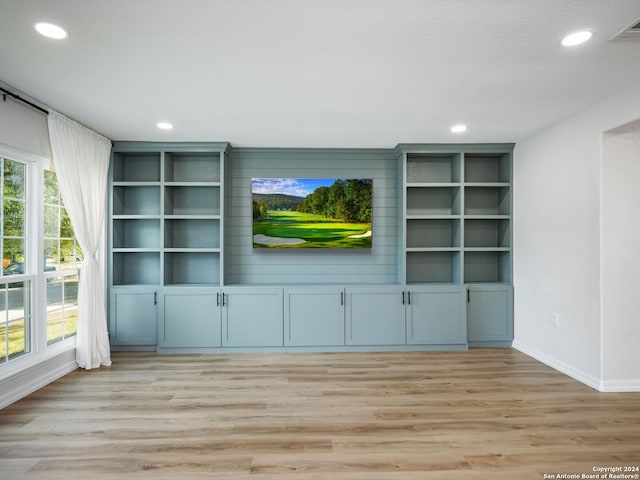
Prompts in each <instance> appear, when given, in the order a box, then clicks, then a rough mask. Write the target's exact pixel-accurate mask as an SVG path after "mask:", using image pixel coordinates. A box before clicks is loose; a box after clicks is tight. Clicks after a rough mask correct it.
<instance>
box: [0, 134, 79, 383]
mask: <svg viewBox="0 0 640 480" xmlns="http://www.w3.org/2000/svg"><path fill="white" fill-rule="evenodd" d="M0 157H4V158H8V159H10V160H14V161H17V162H20V163H24V164H25V165H26V175H25V178H26V186H25V188H26V197H25V201H26V212H25V216H26V223H25V246H24V248H25V260H26V262H25V271H24V273H22V274H19V275H11V276H7V277H0V284H5V283H9V282H16V281H30V286H31V288H30V297H31V298H30V299H29V307H30V312H31V318H30V337H31V338H30V339H31V348H30V351H29V352H28V353H25V354H23V355H20V356H19V357H16V358H13V359H11V360H9V361H7V362H4V363H1V364H0V379H4V378H7V377H10V376H12V375H15V374H16V373H19V372H20V371H22V370H26V369H29V368H31V367H33V366H34V365H37V364H39V363H41V362H42V361H46V360H48V359H51V358H54V357H56V356H58V355H60V354H61V353H63V352H65V351H68V350H74V349H75V345H76V336H75V335H73V336H70V337H68V338H65V339H63V340H61V341H58V342H55V343H52V344H49V345H48V344H47V310H46V309H47V275H46V274H45V271H44V266H45V259H44V255H43V252H44V170H45V169H48V167H49V165H50V164H51V160H50V159H48V158H46V157H41V156H39V155H36V154H33V153H30V152H25V151H23V150H20V149H17V148H13V147H11V146H7V145H4V144H0ZM75 272H79V269H78V270H65V271H60V270H58V271H55V272H46V273H48V274H49V273H50V274H52V275H49V276H53V277H59V276H62V275H63V273H71V274H73V273H75Z"/></svg>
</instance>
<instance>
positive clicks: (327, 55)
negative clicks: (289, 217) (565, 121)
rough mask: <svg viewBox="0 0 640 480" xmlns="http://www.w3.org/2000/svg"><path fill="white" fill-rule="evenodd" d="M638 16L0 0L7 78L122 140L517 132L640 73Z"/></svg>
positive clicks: (566, 7)
mask: <svg viewBox="0 0 640 480" xmlns="http://www.w3.org/2000/svg"><path fill="white" fill-rule="evenodd" d="M42 20H46V21H50V22H54V23H58V24H59V25H61V26H63V27H64V28H66V29H67V30H68V31H69V33H70V37H69V38H68V39H67V40H64V41H52V40H48V39H46V38H44V37H41V36H39V35H38V34H36V33H35V31H34V29H33V24H34V23H35V22H36V21H42ZM639 20H640V1H639V0H253V1H251V0H182V1H178V0H108V1H105V0H56V1H51V0H0V81H2V82H4V83H6V84H8V85H11V86H13V87H14V88H15V89H17V90H20V91H21V92H24V93H25V94H27V95H29V96H31V97H33V98H34V99H36V100H38V101H41V102H42V103H44V104H46V105H48V106H50V107H51V108H54V109H56V110H58V111H60V112H62V113H64V114H66V115H68V116H70V117H72V118H74V119H76V120H78V121H79V122H81V123H83V124H85V125H87V126H89V127H91V128H93V129H95V130H97V131H98V132H100V133H102V134H104V135H106V136H107V137H109V138H111V139H114V140H156V141H158V140H165V141H230V142H231V143H232V144H233V145H234V146H283V147H286V146H306V147H392V146H394V145H395V144H396V143H399V142H493V141H507V142H511V141H518V140H519V139H521V138H523V137H525V136H527V135H530V134H532V133H534V132H535V131H537V130H539V129H540V128H543V127H545V126H546V125H549V124H551V123H553V122H556V121H558V120H560V119H562V118H563V117H566V116H567V115H570V114H571V113H573V112H576V111H579V110H581V109H583V108H585V107H587V106H588V105H591V104H593V103H595V102H597V101H599V100H601V99H603V98H606V97H607V96H610V95H612V94H614V93H616V92H618V91H620V90H622V89H625V88H627V87H630V86H632V85H634V84H637V83H638V82H640V41H619V40H618V41H611V38H612V37H614V36H615V35H616V34H618V33H619V32H620V31H622V30H624V29H626V28H627V27H629V26H631V25H632V24H634V23H637V22H638V21H639ZM585 28H586V29H590V30H592V31H593V33H594V36H593V38H592V40H591V41H590V42H588V43H587V44H584V45H582V46H579V47H576V48H574V49H572V50H568V49H564V48H562V47H561V46H560V39H561V38H562V36H563V35H564V34H566V33H569V32H572V31H575V30H578V29H585ZM638 113H639V117H640V112H638ZM159 120H168V121H171V122H173V123H174V124H175V128H174V130H172V131H170V132H162V131H159V130H158V129H157V128H156V127H155V124H156V122H157V121H159ZM459 122H463V123H466V124H468V126H469V129H468V131H467V132H466V133H465V134H457V135H454V134H452V133H450V132H449V127H450V126H451V125H452V124H454V123H459Z"/></svg>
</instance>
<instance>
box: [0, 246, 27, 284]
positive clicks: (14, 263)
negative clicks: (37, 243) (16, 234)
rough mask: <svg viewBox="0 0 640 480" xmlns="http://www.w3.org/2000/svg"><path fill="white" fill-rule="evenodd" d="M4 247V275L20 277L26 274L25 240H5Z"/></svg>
mask: <svg viewBox="0 0 640 480" xmlns="http://www.w3.org/2000/svg"><path fill="white" fill-rule="evenodd" d="M2 246H3V250H2V265H3V268H2V274H3V275H20V274H23V273H25V270H24V240H23V239H22V238H5V239H4V242H3V244H2Z"/></svg>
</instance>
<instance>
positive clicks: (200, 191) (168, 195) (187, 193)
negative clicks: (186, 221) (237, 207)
mask: <svg viewBox="0 0 640 480" xmlns="http://www.w3.org/2000/svg"><path fill="white" fill-rule="evenodd" d="M164 214H165V215H220V187H218V186H165V187H164Z"/></svg>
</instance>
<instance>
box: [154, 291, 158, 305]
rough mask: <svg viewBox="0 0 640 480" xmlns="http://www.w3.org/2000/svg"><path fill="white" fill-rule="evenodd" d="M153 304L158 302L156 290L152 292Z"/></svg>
mask: <svg viewBox="0 0 640 480" xmlns="http://www.w3.org/2000/svg"><path fill="white" fill-rule="evenodd" d="M153 304H154V305H157V304H158V292H153Z"/></svg>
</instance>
